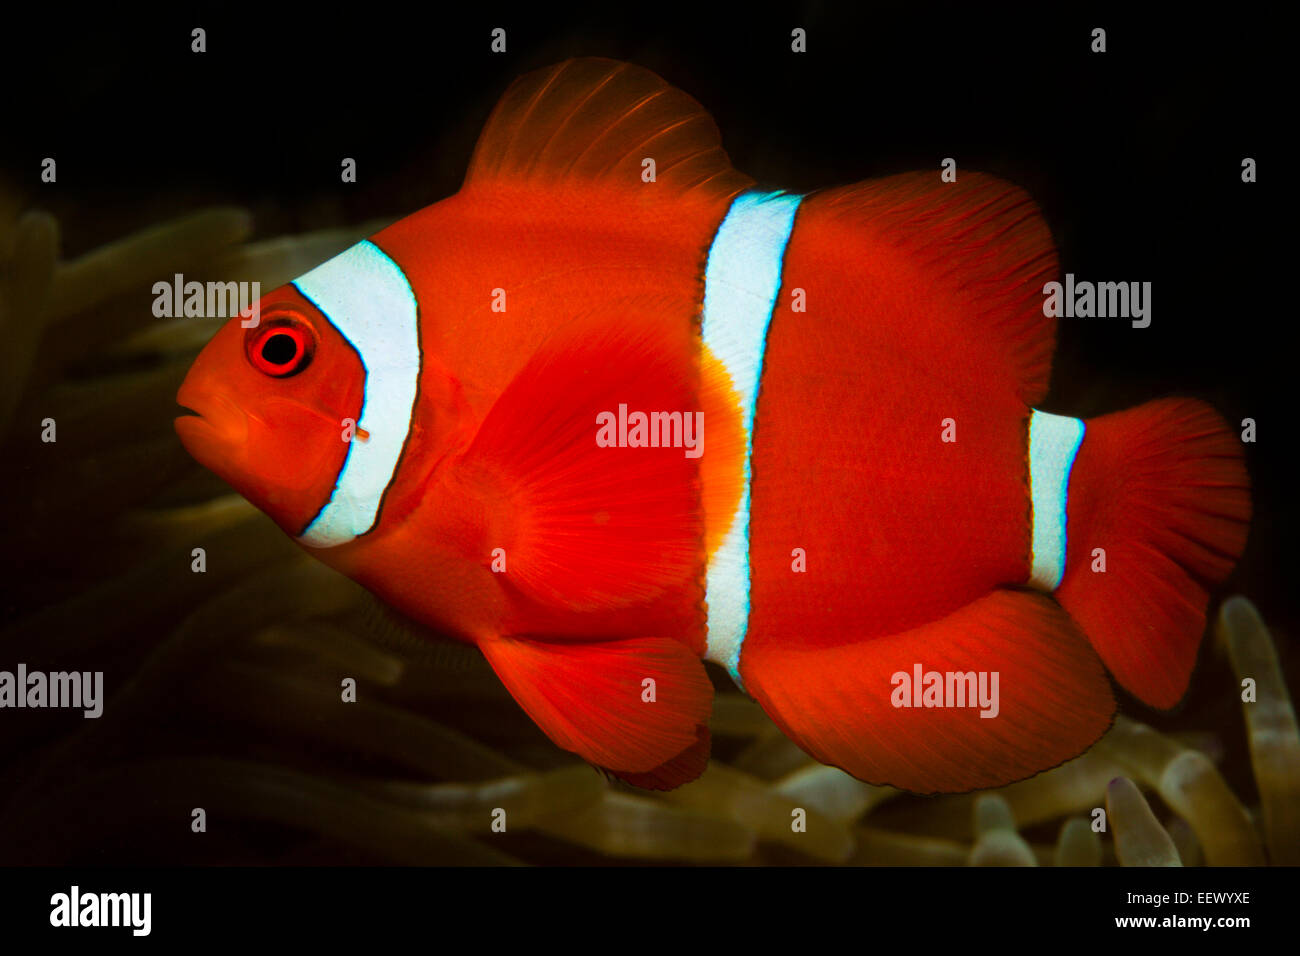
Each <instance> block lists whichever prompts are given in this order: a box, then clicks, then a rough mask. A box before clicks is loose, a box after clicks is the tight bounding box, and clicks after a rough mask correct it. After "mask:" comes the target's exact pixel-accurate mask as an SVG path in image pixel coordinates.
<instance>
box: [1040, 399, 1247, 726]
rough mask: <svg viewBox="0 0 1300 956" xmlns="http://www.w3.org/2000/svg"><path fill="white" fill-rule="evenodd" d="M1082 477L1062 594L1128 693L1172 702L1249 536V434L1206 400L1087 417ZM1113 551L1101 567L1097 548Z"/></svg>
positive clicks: (1183, 687)
mask: <svg viewBox="0 0 1300 956" xmlns="http://www.w3.org/2000/svg"><path fill="white" fill-rule="evenodd" d="M1086 426H1087V428H1086V431H1085V433H1084V436H1083V443H1082V444H1081V445H1080V446H1079V453H1078V456H1077V457H1076V458H1075V461H1074V467H1073V469H1072V471H1071V474H1070V494H1069V499H1068V503H1067V512H1066V513H1067V524H1066V528H1067V530H1068V542H1069V544H1068V548H1069V550H1068V553H1067V555H1066V564H1065V577H1064V578H1063V579H1062V581H1061V585H1060V587H1058V588H1057V589H1056V598H1057V600H1059V601H1060V602H1061V606H1062V607H1064V608H1065V609H1066V610H1067V611H1069V612H1070V615H1071V617H1073V618H1074V619H1075V620H1076V621H1077V622H1078V623H1079V626H1080V627H1081V628H1082V629H1083V632H1084V633H1085V634H1086V635H1088V639H1089V640H1090V641H1091V642H1092V646H1093V647H1095V648H1096V649H1097V653H1098V654H1100V655H1101V659H1102V660H1103V661H1104V662H1105V664H1106V666H1107V667H1108V668H1110V671H1111V673H1112V674H1114V675H1115V679H1116V680H1117V681H1119V683H1120V684H1121V685H1122V686H1123V687H1124V689H1125V690H1127V691H1129V692H1130V693H1132V694H1135V695H1136V696H1137V697H1139V698H1140V699H1141V700H1142V701H1143V702H1144V703H1146V704H1149V705H1151V706H1153V707H1160V708H1164V709H1168V708H1170V707H1173V706H1174V705H1175V704H1176V703H1178V701H1179V699H1180V698H1182V696H1183V694H1184V693H1185V692H1186V691H1187V685H1188V682H1189V681H1190V680H1191V674H1192V668H1193V667H1194V666H1195V664H1196V652H1197V648H1198V647H1199V646H1200V643H1201V636H1202V635H1203V634H1204V632H1205V615H1206V610H1207V606H1208V603H1209V592H1210V589H1211V588H1213V587H1214V586H1215V585H1217V584H1218V583H1219V582H1221V581H1222V580H1223V579H1224V578H1225V577H1227V576H1228V573H1229V572H1230V571H1231V570H1232V566H1233V565H1234V564H1235V563H1236V560H1237V558H1238V557H1240V555H1241V552H1242V549H1243V548H1244V547H1245V544H1246V533H1247V530H1248V526H1249V522H1250V480H1249V478H1248V477H1247V474H1246V466H1245V463H1244V462H1243V461H1242V452H1241V442H1240V441H1239V440H1238V439H1237V436H1236V435H1234V434H1233V433H1232V432H1231V431H1229V430H1228V427H1227V425H1226V424H1225V423H1224V421H1223V419H1222V418H1220V417H1219V415H1218V413H1217V412H1215V411H1214V409H1212V408H1211V407H1210V406H1208V405H1206V404H1205V403H1204V402H1199V401H1196V400H1195V399H1162V400H1160V401H1155V402H1150V403H1148V404H1146V405H1141V406H1139V407H1137V408H1132V409H1129V410H1127V411H1123V412H1116V413H1115V414H1112V415H1103V416H1101V417H1100V418H1095V419H1089V420H1088V421H1087V422H1086ZM1095 548H1103V549H1104V550H1105V554H1106V570H1105V573H1096V572H1094V571H1093V564H1094V561H1095V560H1096V558H1095V557H1094V555H1093V549H1095Z"/></svg>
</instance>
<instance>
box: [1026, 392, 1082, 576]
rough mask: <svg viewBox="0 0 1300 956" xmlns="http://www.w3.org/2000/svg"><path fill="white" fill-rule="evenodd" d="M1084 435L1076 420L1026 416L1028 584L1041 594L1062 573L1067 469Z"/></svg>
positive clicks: (1049, 416)
mask: <svg viewBox="0 0 1300 956" xmlns="http://www.w3.org/2000/svg"><path fill="white" fill-rule="evenodd" d="M1083 432H1084V425H1083V422H1082V421H1080V420H1079V419H1077V418H1067V417H1065V416H1063V415H1051V414H1049V413H1047V412H1040V411H1034V412H1032V413H1031V414H1030V416H1029V492H1030V500H1031V501H1032V503H1033V509H1034V510H1033V543H1032V545H1031V552H1030V553H1031V556H1032V557H1031V561H1032V567H1031V571H1030V575H1029V583H1030V584H1031V585H1032V586H1033V587H1036V588H1040V589H1041V590H1043V591H1055V590H1056V588H1057V587H1058V586H1059V585H1060V583H1061V578H1062V577H1063V576H1064V574H1065V554H1066V543H1067V535H1066V527H1065V526H1066V503H1067V500H1068V494H1069V488H1070V469H1071V468H1072V467H1073V466H1074V456H1075V455H1076V454H1078V451H1079V445H1080V443H1082V441H1083Z"/></svg>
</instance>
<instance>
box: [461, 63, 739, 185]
mask: <svg viewBox="0 0 1300 956" xmlns="http://www.w3.org/2000/svg"><path fill="white" fill-rule="evenodd" d="M646 158H651V159H653V160H654V162H655V182H654V184H653V189H654V194H655V195H657V196H660V197H663V196H665V195H683V194H686V193H691V192H695V193H696V194H700V195H703V194H707V195H708V196H709V197H710V198H712V199H719V198H721V199H729V198H730V197H732V196H735V195H736V194H737V193H740V192H742V191H743V190H745V189H747V188H749V186H750V185H752V182H753V181H752V180H751V179H750V178H749V177H748V176H745V175H743V174H741V173H738V172H737V171H736V170H735V169H733V168H732V166H731V161H730V160H729V159H728V158H727V154H726V153H725V152H723V149H722V143H721V139H720V137H719V135H718V127H717V126H716V125H715V124H714V122H713V119H712V118H711V117H710V116H709V114H708V113H706V112H705V111H704V108H703V107H701V106H700V104H699V103H697V102H696V101H695V100H693V99H691V97H689V96H687V95H686V94H685V93H683V92H682V91H681V90H678V89H676V88H674V87H672V86H670V85H669V84H668V83H666V82H665V81H664V80H662V79H660V78H659V77H658V76H656V75H655V74H654V73H651V72H650V71H649V70H646V69H643V68H641V67H638V66H633V65H632V64H630V63H620V62H618V61H616V60H605V59H597V58H584V59H576V60H566V61H565V62H563V63H559V64H557V65H555V66H552V67H548V68H547V69H543V70H538V71H536V72H533V73H529V74H527V75H526V76H522V77H520V78H519V79H518V80H516V81H515V82H514V83H513V84H512V85H511V87H510V88H509V89H508V90H507V91H506V93H505V95H504V96H503V97H502V98H501V102H500V103H498V104H497V108H496V110H495V111H494V112H493V113H492V116H491V117H489V119H488V122H487V125H486V126H485V127H484V129H483V133H482V135H481V136H480V137H479V141H478V145H477V146H476V147H475V149H474V157H473V159H472V160H471V161H470V165H469V172H468V173H467V174H466V177H465V188H467V189H468V188H479V187H481V186H485V185H489V184H491V183H494V182H509V183H515V184H521V183H527V182H529V181H537V182H538V183H540V184H541V185H544V186H546V187H547V188H554V187H555V186H557V185H560V184H563V183H565V182H593V181H596V180H602V181H606V182H609V183H615V184H626V186H627V187H628V188H629V189H642V190H644V189H646V187H647V184H645V183H643V181H642V178H641V175H642V160H643V159H646Z"/></svg>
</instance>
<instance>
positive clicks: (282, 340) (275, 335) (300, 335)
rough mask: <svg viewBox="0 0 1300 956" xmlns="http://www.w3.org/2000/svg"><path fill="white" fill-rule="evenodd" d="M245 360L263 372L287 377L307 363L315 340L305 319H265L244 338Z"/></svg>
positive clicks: (299, 370) (313, 348)
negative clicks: (303, 320)
mask: <svg viewBox="0 0 1300 956" xmlns="http://www.w3.org/2000/svg"><path fill="white" fill-rule="evenodd" d="M247 349H248V360H249V361H250V362H252V363H253V367H254V368H255V369H257V370H258V371H259V372H261V373H262V374H264V375H270V376H272V377H274V378H287V377H288V376H290V375H297V374H298V373H299V372H301V371H302V370H303V369H305V368H306V367H307V366H308V365H309V364H311V359H312V355H313V353H314V352H315V350H316V340H315V338H314V337H313V336H312V333H311V330H310V329H309V328H308V327H307V324H306V323H305V322H302V321H300V320H297V319H292V318H288V317H279V318H272V319H268V320H267V321H266V322H265V323H264V324H263V325H262V327H261V328H260V329H258V330H257V331H256V332H255V333H254V334H253V335H252V336H250V337H249V338H248V340H247Z"/></svg>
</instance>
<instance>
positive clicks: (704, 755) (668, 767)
mask: <svg viewBox="0 0 1300 956" xmlns="http://www.w3.org/2000/svg"><path fill="white" fill-rule="evenodd" d="M695 733H696V735H697V739H696V741H695V743H693V744H691V746H689V747H687V748H686V749H685V750H683V751H682V752H681V753H679V754H678V755H677V756H676V757H674V758H673V759H672V760H669V761H668V762H667V763H664V764H660V765H659V766H658V767H655V768H654V769H653V770H648V771H646V772H645V773H626V772H620V771H617V770H609V768H607V767H602V768H601V769H602V770H605V771H606V772H608V773H611V774H613V775H614V776H616V777H618V778H619V779H620V780H622V781H624V782H626V783H630V784H632V786H634V787H640V788H641V789H642V790H676V789H677V788H678V787H680V786H681V785H682V784H684V783H690V782H691V781H692V780H694V779H696V778H697V777H699V775H700V774H702V773H704V771H705V770H706V769H707V768H708V766H709V750H710V738H709V728H708V727H707V726H706V725H704V724H700V726H698V727H696V728H695Z"/></svg>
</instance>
